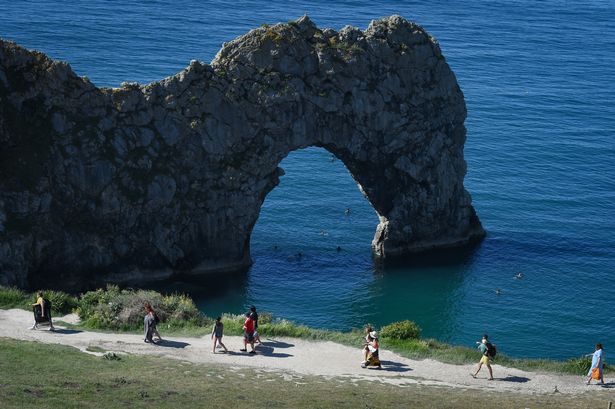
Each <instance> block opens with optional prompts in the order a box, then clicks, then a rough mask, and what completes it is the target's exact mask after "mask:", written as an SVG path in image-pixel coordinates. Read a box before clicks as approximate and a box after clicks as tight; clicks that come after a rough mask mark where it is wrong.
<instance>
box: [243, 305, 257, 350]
mask: <svg viewBox="0 0 615 409" xmlns="http://www.w3.org/2000/svg"><path fill="white" fill-rule="evenodd" d="M243 331H244V333H243V349H240V351H243V352H245V351H247V350H248V344H250V348H252V350H251V351H250V353H251V354H255V353H256V351H255V350H254V320H253V319H252V314H249V313H248V314H246V322H244V323H243Z"/></svg>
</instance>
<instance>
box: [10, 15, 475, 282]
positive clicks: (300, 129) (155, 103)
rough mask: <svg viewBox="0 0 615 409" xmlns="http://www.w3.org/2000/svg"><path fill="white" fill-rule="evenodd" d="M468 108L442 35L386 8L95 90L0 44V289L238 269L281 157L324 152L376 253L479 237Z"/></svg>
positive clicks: (65, 69)
mask: <svg viewBox="0 0 615 409" xmlns="http://www.w3.org/2000/svg"><path fill="white" fill-rule="evenodd" d="M465 117H466V108H465V103H464V99H463V94H462V92H461V90H460V89H459V86H458V84H457V81H456V79H455V76H454V74H453V72H452V71H451V70H450V68H449V66H448V65H447V63H446V62H445V59H444V57H443V56H442V54H441V52H440V48H439V46H438V44H437V42H436V41H435V40H434V39H433V38H431V37H430V36H429V35H428V34H427V33H426V32H425V31H424V30H423V29H422V28H421V27H419V26H418V25H416V24H414V23H410V22H408V21H406V20H404V19H403V18H401V17H398V16H392V17H388V18H384V19H381V20H377V21H373V22H372V23H371V24H370V26H369V27H368V28H367V29H366V30H365V31H361V30H358V29H356V28H353V27H345V28H343V29H342V30H340V31H339V32H336V31H333V30H330V29H324V30H321V29H318V28H317V27H316V26H315V25H314V24H313V23H312V22H311V21H310V20H309V19H308V18H307V17H303V18H301V19H299V20H297V21H296V22H291V23H289V24H277V25H275V26H271V27H269V26H265V27H261V28H258V29H255V30H252V31H250V32H249V33H247V34H246V35H244V36H241V37H239V38H237V39H235V40H233V41H231V42H229V43H226V44H224V46H223V48H222V49H221V50H220V52H219V53H218V55H217V56H216V57H215V59H214V60H213V61H212V62H211V64H205V63H201V62H198V61H192V62H191V63H190V65H189V66H188V67H187V68H186V69H185V70H183V71H181V72H180V73H178V74H177V75H175V76H173V77H169V78H166V79H164V80H162V81H159V82H155V83H151V84H148V85H144V86H141V85H139V84H126V83H125V84H122V87H121V88H118V89H105V88H97V87H96V86H94V85H93V84H92V83H90V82H89V80H88V79H87V78H85V77H79V76H77V75H75V73H74V72H73V71H72V70H71V68H70V67H69V65H68V64H66V63H63V62H57V61H52V60H51V59H49V58H47V57H46V56H45V55H43V54H41V53H38V52H31V51H28V50H25V49H23V48H21V47H19V46H18V45H16V44H14V43H11V42H6V41H0V269H1V273H0V283H2V284H16V285H21V286H26V285H30V286H37V285H49V284H50V283H53V284H54V285H55V286H58V285H61V286H65V287H80V286H91V285H96V284H98V283H100V282H102V281H115V282H121V281H126V280H135V279H141V280H153V279H158V278H165V277H169V276H170V275H172V274H175V273H178V272H182V273H189V274H198V273H202V272H205V271H213V270H216V271H218V270H237V269H242V268H246V267H247V266H249V264H250V234H251V232H252V228H253V226H254V224H255V222H256V220H257V218H258V215H259V211H260V208H261V205H262V203H263V200H264V199H265V196H266V195H267V194H268V193H269V191H271V189H273V188H274V187H275V186H276V185H277V184H278V181H279V179H278V178H279V177H280V175H282V174H283V171H282V169H280V168H279V167H278V164H279V163H280V161H281V160H282V159H283V158H284V157H285V156H286V155H288V153H289V152H291V151H294V150H296V149H301V148H305V147H308V146H319V147H324V148H326V149H327V150H328V151H330V152H332V153H333V154H334V155H335V156H337V157H338V158H339V159H341V160H342V161H343V162H344V164H345V165H346V166H347V168H348V169H349V171H350V173H351V174H352V175H353V177H354V178H355V180H356V181H357V183H358V184H359V185H360V187H361V189H362V191H363V192H364V194H365V196H366V198H367V199H368V200H369V202H370V203H371V204H372V206H373V207H374V209H375V210H376V212H377V213H378V215H379V216H380V224H379V226H378V228H377V231H376V234H375V237H374V240H373V249H374V252H375V254H376V255H378V256H380V257H389V256H393V255H401V254H405V253H411V252H416V251H422V250H426V249H430V248H434V247H446V246H457V245H461V244H465V243H467V242H468V241H471V240H473V239H477V238H480V237H482V236H483V235H484V231H483V229H482V227H481V225H480V222H479V220H478V218H477V217H476V214H475V212H474V209H473V208H472V205H471V199H470V195H469V194H468V192H467V191H466V190H465V189H464V187H463V178H464V175H465V173H466V163H465V161H464V158H463V145H464V141H465V137H466V130H465V127H464V120H465Z"/></svg>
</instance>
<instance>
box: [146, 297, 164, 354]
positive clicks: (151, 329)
mask: <svg viewBox="0 0 615 409" xmlns="http://www.w3.org/2000/svg"><path fill="white" fill-rule="evenodd" d="M144 307H145V317H144V318H143V329H144V331H145V340H144V341H145V342H148V343H152V344H155V343H157V342H158V341H159V340H160V339H161V338H160V334H159V333H158V330H157V329H156V314H155V313H154V309H153V308H152V306H151V305H150V303H148V302H146V303H145V305H144ZM154 334H156V335H157V336H158V341H154V339H153V336H154Z"/></svg>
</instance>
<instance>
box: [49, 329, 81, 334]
mask: <svg viewBox="0 0 615 409" xmlns="http://www.w3.org/2000/svg"><path fill="white" fill-rule="evenodd" d="M52 332H53V333H54V334H62V335H70V334H78V333H80V332H83V331H80V330H78V329H66V328H56V329H54V330H53V331H52Z"/></svg>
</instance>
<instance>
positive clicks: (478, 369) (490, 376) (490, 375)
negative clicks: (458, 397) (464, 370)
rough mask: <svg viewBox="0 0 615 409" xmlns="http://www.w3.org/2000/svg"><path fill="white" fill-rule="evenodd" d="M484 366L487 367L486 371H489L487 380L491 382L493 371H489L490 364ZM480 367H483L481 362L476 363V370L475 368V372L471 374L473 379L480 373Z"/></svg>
mask: <svg viewBox="0 0 615 409" xmlns="http://www.w3.org/2000/svg"><path fill="white" fill-rule="evenodd" d="M485 365H486V366H487V369H488V370H489V380H490V381H492V380H493V369H491V364H490V363H486V364H485ZM482 367H483V361H480V362H479V363H478V368H476V372H474V373H473V374H471V375H472V377H473V378H476V375H478V373H479V372H480V369H481V368H482Z"/></svg>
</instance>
